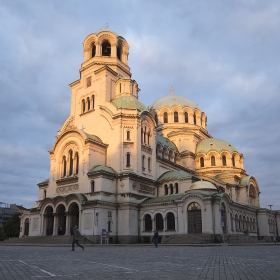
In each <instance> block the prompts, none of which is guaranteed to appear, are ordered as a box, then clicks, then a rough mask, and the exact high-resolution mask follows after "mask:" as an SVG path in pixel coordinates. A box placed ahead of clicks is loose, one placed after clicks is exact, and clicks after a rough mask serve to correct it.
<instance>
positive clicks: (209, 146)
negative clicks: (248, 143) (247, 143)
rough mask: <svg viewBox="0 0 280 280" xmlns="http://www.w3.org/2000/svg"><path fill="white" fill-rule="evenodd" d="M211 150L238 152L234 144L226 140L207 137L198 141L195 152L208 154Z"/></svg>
mask: <svg viewBox="0 0 280 280" xmlns="http://www.w3.org/2000/svg"><path fill="white" fill-rule="evenodd" d="M210 151H217V152H218V153H220V152H222V151H229V152H230V153H233V152H238V151H237V150H236V149H235V147H234V146H232V145H231V144H229V143H228V142H226V141H224V140H221V139H217V138H207V139H203V140H201V141H199V142H198V144H197V146H196V151H195V153H196V154H197V153H205V154H207V153H208V152H210Z"/></svg>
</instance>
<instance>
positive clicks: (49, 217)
mask: <svg viewBox="0 0 280 280" xmlns="http://www.w3.org/2000/svg"><path fill="white" fill-rule="evenodd" d="M45 213H46V214H45V219H46V235H53V222H54V216H53V208H52V207H51V206H48V207H47V209H46V212H45Z"/></svg>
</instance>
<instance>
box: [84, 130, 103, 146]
mask: <svg viewBox="0 0 280 280" xmlns="http://www.w3.org/2000/svg"><path fill="white" fill-rule="evenodd" d="M85 134H86V136H87V138H89V139H92V140H94V141H96V142H99V143H103V141H102V140H101V139H100V138H99V137H98V136H96V135H91V134H88V133H86V132H85Z"/></svg>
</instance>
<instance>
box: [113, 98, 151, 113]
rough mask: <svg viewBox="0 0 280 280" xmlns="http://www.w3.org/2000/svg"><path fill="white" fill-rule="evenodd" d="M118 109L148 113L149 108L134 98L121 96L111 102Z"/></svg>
mask: <svg viewBox="0 0 280 280" xmlns="http://www.w3.org/2000/svg"><path fill="white" fill-rule="evenodd" d="M111 103H112V104H114V105H115V107H116V108H117V109H120V108H122V109H129V110H135V109H138V110H139V111H141V112H142V111H148V109H147V107H146V106H145V105H144V104H143V103H141V102H140V101H139V100H137V99H136V98H135V97H133V96H121V97H119V98H116V99H114V100H113V101H111Z"/></svg>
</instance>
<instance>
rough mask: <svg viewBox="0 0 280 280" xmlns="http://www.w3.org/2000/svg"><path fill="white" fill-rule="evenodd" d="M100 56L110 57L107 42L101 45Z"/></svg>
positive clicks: (109, 47) (109, 48)
mask: <svg viewBox="0 0 280 280" xmlns="http://www.w3.org/2000/svg"><path fill="white" fill-rule="evenodd" d="M102 56H111V45H110V43H109V42H108V41H104V42H103V43H102Z"/></svg>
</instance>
